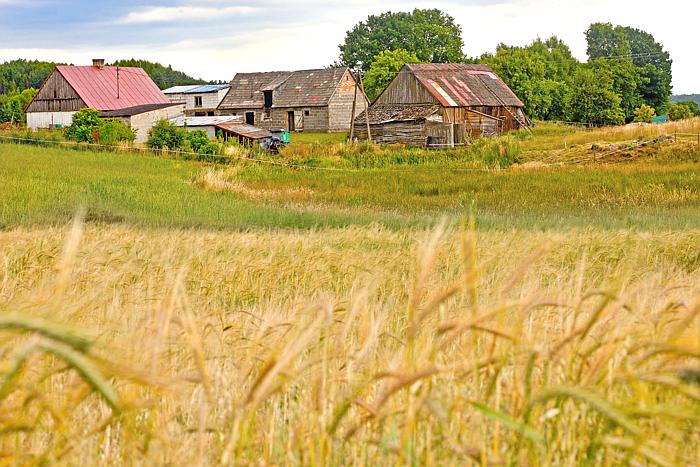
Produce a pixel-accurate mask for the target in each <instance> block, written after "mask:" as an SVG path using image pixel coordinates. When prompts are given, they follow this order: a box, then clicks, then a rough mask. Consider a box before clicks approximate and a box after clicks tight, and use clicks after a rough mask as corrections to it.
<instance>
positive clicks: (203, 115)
mask: <svg viewBox="0 0 700 467" xmlns="http://www.w3.org/2000/svg"><path fill="white" fill-rule="evenodd" d="M194 116H195V117H206V116H207V114H206V112H195V113H194Z"/></svg>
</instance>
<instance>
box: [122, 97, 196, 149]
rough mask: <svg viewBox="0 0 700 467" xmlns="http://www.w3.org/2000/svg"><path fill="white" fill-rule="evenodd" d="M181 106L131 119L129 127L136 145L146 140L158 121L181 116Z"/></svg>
mask: <svg viewBox="0 0 700 467" xmlns="http://www.w3.org/2000/svg"><path fill="white" fill-rule="evenodd" d="M183 111H184V106H183V105H174V106H172V107H166V108H164V109H159V110H153V111H151V112H144V113H142V114H138V115H134V116H132V117H131V121H130V124H129V126H131V128H132V129H133V130H135V131H136V140H135V142H136V143H145V142H146V141H147V140H148V132H149V130H150V129H151V128H153V125H155V124H156V123H157V122H158V120H162V119H165V120H170V119H171V118H175V117H179V116H181V115H182V114H183Z"/></svg>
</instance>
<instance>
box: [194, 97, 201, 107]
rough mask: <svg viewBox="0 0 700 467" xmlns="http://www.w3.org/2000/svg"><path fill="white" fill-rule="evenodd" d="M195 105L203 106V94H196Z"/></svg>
mask: <svg viewBox="0 0 700 467" xmlns="http://www.w3.org/2000/svg"><path fill="white" fill-rule="evenodd" d="M194 106H195V107H201V106H202V96H194Z"/></svg>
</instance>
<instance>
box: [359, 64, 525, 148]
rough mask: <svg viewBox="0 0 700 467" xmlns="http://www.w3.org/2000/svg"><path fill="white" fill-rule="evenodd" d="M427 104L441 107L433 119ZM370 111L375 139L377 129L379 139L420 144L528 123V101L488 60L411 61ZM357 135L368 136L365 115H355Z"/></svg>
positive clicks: (445, 141) (450, 141) (453, 140)
mask: <svg viewBox="0 0 700 467" xmlns="http://www.w3.org/2000/svg"><path fill="white" fill-rule="evenodd" d="M426 106H435V107H434V108H436V109H437V111H436V113H434V114H431V115H430V116H429V118H427V117H426V118H423V113H422V112H424V111H425V110H426V108H427V107H426ZM412 108H415V109H414V110H411V109H412ZM397 109H400V112H398V113H397V114H396V115H395V116H393V117H391V118H384V120H383V121H380V120H382V118H379V117H380V116H382V115H384V116H387V115H388V114H392V112H393V111H395V110H397ZM373 115H374V117H373ZM369 116H370V127H371V128H370V131H372V130H371V129H372V127H374V128H375V131H376V133H375V132H374V131H373V132H372V133H373V134H372V139H373V140H375V134H376V141H377V142H384V141H390V142H397V143H404V144H410V145H418V146H427V145H428V143H432V144H433V145H435V146H437V145H439V146H442V147H451V146H454V145H455V144H461V143H462V142H464V141H465V140H466V139H467V138H469V137H477V136H490V135H498V134H501V133H503V132H505V131H510V130H517V129H520V128H524V127H527V126H528V123H527V118H526V117H525V112H524V105H523V103H522V102H521V101H520V99H518V97H517V96H516V95H515V94H514V93H513V91H511V90H510V88H508V86H507V85H506V84H505V83H504V82H503V80H501V79H500V78H499V77H498V76H497V75H496V74H495V73H494V72H493V70H491V68H489V67H488V66H486V65H465V64H418V65H405V66H404V67H403V68H402V69H401V71H400V72H399V73H398V75H397V76H396V77H395V78H394V80H393V81H392V82H391V83H390V84H389V86H388V87H387V88H386V89H385V90H384V92H382V94H381V95H380V96H379V97H378V98H377V100H376V101H375V102H374V103H373V104H372V105H371V106H370V111H369ZM404 116H411V118H406V117H404ZM413 116H417V117H416V118H413ZM397 119H398V120H397ZM397 123H401V125H397ZM439 125H442V128H439ZM409 127H411V128H410V130H409ZM397 129H400V130H401V131H396V130H397ZM409 135H410V136H409ZM419 135H420V140H419V139H418V137H419ZM450 135H451V137H450ZM352 136H353V138H357V139H366V138H367V131H366V117H365V116H364V114H363V115H360V116H359V117H358V118H356V119H355V129H354V132H353V135H352ZM438 141H442V142H438Z"/></svg>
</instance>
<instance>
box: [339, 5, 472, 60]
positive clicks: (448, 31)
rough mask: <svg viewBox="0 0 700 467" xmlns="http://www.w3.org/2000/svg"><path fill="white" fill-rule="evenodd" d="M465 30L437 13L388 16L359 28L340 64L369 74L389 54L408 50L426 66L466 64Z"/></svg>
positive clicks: (348, 39)
mask: <svg viewBox="0 0 700 467" xmlns="http://www.w3.org/2000/svg"><path fill="white" fill-rule="evenodd" d="M463 48H464V42H463V41H462V28H461V27H460V26H459V25H458V24H456V23H455V21H454V18H453V17H452V16H450V15H448V14H446V13H444V12H442V11H440V10H437V9H427V10H420V9H415V10H413V12H411V13H406V12H397V13H392V12H387V13H382V14H381V15H379V16H375V15H372V16H369V17H368V18H367V19H366V20H365V21H362V22H360V23H358V24H357V25H355V26H354V27H353V28H352V29H351V30H350V31H348V32H347V34H346V36H345V41H344V42H343V44H341V45H340V64H341V65H344V66H349V67H351V68H355V69H357V68H361V69H362V70H364V71H368V70H369V69H370V67H371V65H372V62H373V60H374V58H375V57H377V55H379V54H380V53H381V52H383V51H385V50H397V49H401V50H406V51H408V52H411V53H413V54H415V55H416V57H418V59H419V60H420V61H421V62H426V63H450V62H457V63H458V62H462V61H464V52H463V50H462V49H463Z"/></svg>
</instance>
